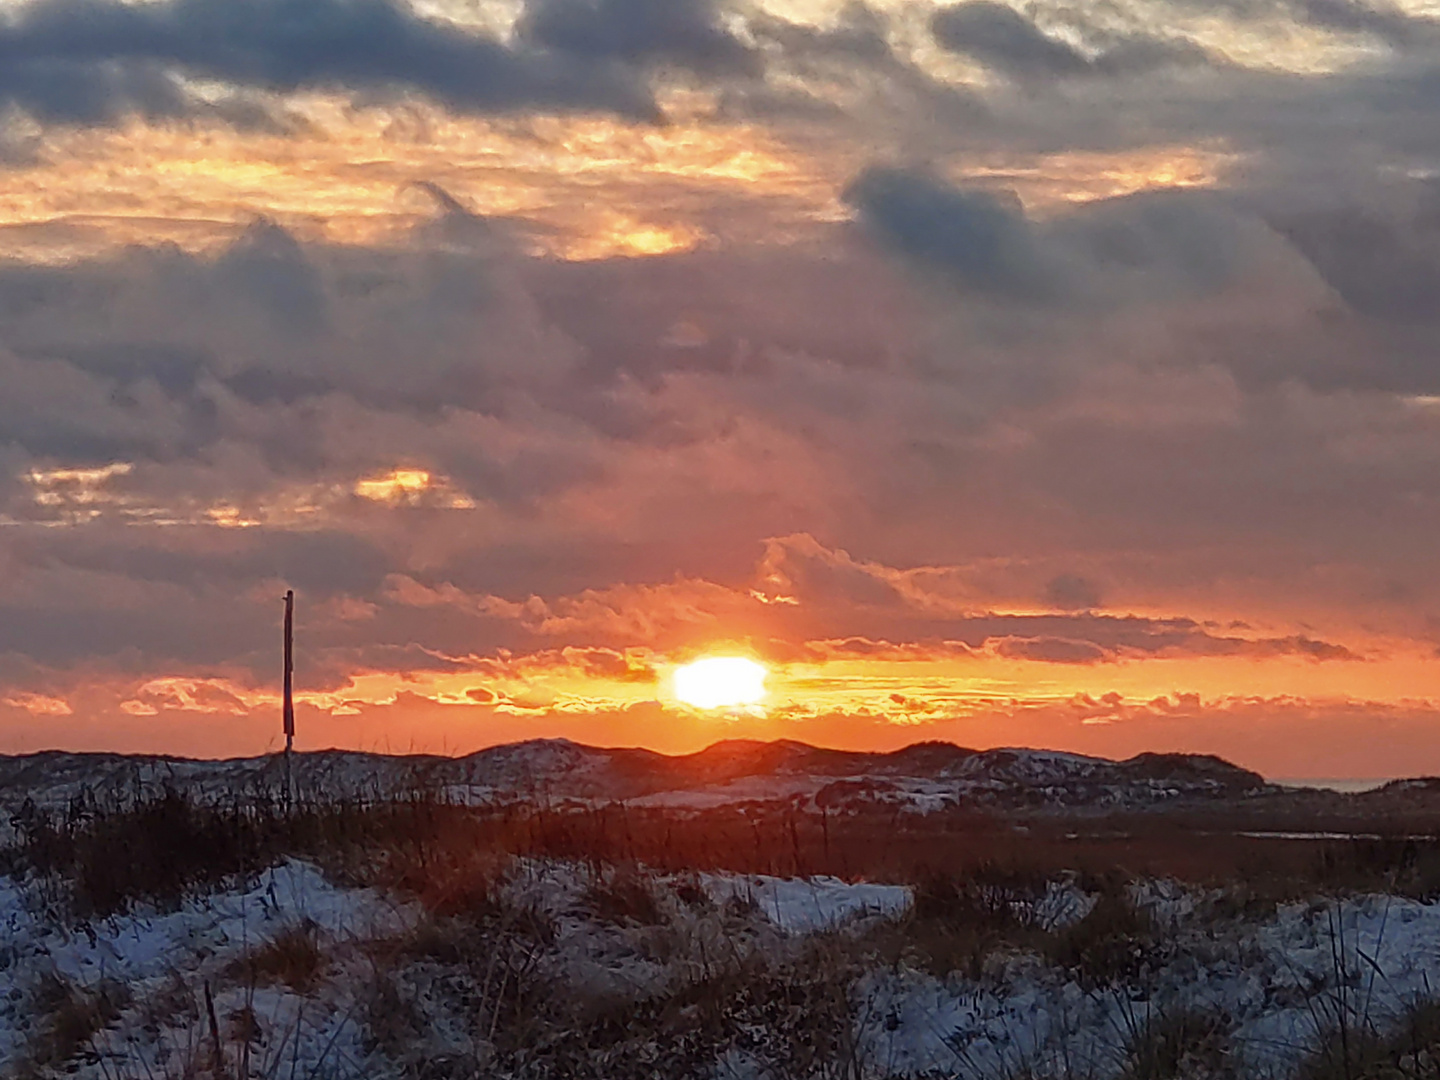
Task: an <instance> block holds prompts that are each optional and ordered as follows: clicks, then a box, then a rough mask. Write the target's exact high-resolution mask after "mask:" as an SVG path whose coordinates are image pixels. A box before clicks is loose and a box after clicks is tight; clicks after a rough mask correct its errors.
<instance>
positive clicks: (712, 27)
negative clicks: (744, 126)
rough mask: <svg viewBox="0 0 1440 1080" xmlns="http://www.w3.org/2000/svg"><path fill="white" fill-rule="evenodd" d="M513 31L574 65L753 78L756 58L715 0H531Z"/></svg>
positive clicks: (757, 64) (756, 63) (756, 66)
mask: <svg viewBox="0 0 1440 1080" xmlns="http://www.w3.org/2000/svg"><path fill="white" fill-rule="evenodd" d="M518 31H519V34H520V36H521V38H522V39H523V40H525V41H528V42H530V43H532V44H534V45H536V46H539V47H540V48H541V49H548V50H554V51H555V52H557V53H561V54H564V55H566V56H570V57H574V58H575V59H576V60H577V61H595V62H603V61H612V60H618V61H622V62H624V63H627V64H636V65H645V64H653V63H668V64H675V65H678V66H681V67H685V68H689V69H691V70H693V71H697V72H701V73H705V74H719V75H723V74H735V73H741V74H751V75H753V74H758V73H759V71H760V60H759V57H758V55H757V54H756V53H755V52H754V51H753V50H752V49H751V48H749V47H748V46H746V45H745V44H743V43H742V42H741V41H740V40H739V39H738V38H736V37H735V36H734V34H732V33H731V32H730V31H729V30H727V29H725V27H724V26H723V25H722V23H721V20H720V12H719V10H718V5H717V4H716V3H715V2H714V0H531V2H530V3H529V4H528V5H527V6H526V9H525V14H524V16H523V17H522V18H521V20H520V23H519V26H518Z"/></svg>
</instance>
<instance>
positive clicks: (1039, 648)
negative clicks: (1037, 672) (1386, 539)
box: [995, 637, 1109, 664]
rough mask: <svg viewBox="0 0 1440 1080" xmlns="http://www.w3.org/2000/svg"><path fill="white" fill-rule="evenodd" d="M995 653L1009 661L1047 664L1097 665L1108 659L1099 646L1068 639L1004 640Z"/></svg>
mask: <svg viewBox="0 0 1440 1080" xmlns="http://www.w3.org/2000/svg"><path fill="white" fill-rule="evenodd" d="M995 652H996V654H997V655H999V656H1003V657H1005V658H1006V659H1008V660H1036V661H1040V662H1042V663H1046V664H1096V663H1099V662H1100V661H1102V660H1105V659H1108V658H1109V654H1107V653H1106V651H1105V650H1104V649H1102V648H1101V647H1100V646H1099V645H1096V644H1095V643H1094V642H1091V641H1071V640H1069V639H1067V638H1058V637H1039V638H1002V639H1001V640H1000V641H998V642H997V643H996V645H995Z"/></svg>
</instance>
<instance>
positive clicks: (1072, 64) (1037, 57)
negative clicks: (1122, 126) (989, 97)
mask: <svg viewBox="0 0 1440 1080" xmlns="http://www.w3.org/2000/svg"><path fill="white" fill-rule="evenodd" d="M1086 29H1087V30H1091V33H1092V35H1093V36H1096V37H1098V39H1099V47H1098V48H1097V49H1096V51H1095V52H1094V54H1093V55H1092V54H1089V53H1086V52H1082V51H1081V50H1080V49H1077V48H1076V47H1075V46H1073V45H1071V44H1069V43H1068V42H1066V41H1064V40H1063V39H1061V38H1059V37H1056V36H1053V35H1051V34H1048V33H1045V32H1044V31H1043V30H1041V29H1040V28H1039V27H1037V26H1036V25H1035V23H1034V22H1032V21H1031V20H1030V19H1028V18H1026V17H1025V16H1024V15H1022V14H1021V13H1020V12H1019V11H1017V10H1015V9H1014V8H1013V7H1011V6H1009V5H1008V4H1003V3H996V2H992V0H969V2H967V3H963V4H956V5H954V6H951V7H943V8H940V9H939V10H937V11H936V12H935V13H934V14H933V15H932V16H931V19H930V30H931V33H932V34H934V36H935V40H936V41H937V42H938V43H939V44H940V45H942V46H943V47H944V48H946V49H949V50H950V51H951V52H956V53H963V54H964V55H966V56H969V57H971V58H973V59H975V60H978V61H980V62H981V63H983V64H985V65H986V66H987V67H990V68H992V69H994V70H995V71H998V72H1000V73H1001V74H1002V75H1006V76H1008V77H1010V78H1013V79H1017V80H1050V79H1061V78H1075V77H1084V76H1122V75H1135V74H1140V73H1143V72H1147V71H1153V70H1155V69H1157V68H1163V67H1167V66H1177V65H1186V66H1194V65H1201V64H1207V65H1208V64H1210V63H1212V62H1213V61H1212V58H1211V57H1210V56H1209V55H1208V54H1207V53H1206V52H1205V50H1203V49H1202V48H1200V47H1199V46H1198V45H1196V44H1194V43H1193V42H1190V41H1187V40H1184V39H1178V40H1167V39H1164V38H1159V37H1153V36H1149V35H1144V34H1124V35H1113V34H1111V35H1094V33H1093V30H1092V29H1091V28H1089V27H1087V28H1086Z"/></svg>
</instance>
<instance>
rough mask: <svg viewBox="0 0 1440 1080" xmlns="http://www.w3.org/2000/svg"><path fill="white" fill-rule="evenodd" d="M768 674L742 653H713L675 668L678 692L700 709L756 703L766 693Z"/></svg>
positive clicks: (676, 689) (687, 701) (686, 702)
mask: <svg viewBox="0 0 1440 1080" xmlns="http://www.w3.org/2000/svg"><path fill="white" fill-rule="evenodd" d="M765 674H766V672H765V668H764V666H763V665H761V664H757V663H756V662H755V661H754V660H747V659H745V658H744V657H743V656H711V657H707V658H706V659H704V660H696V661H695V662H694V663H691V664H686V665H684V666H683V667H679V668H676V669H675V696H676V697H677V698H679V699H680V700H681V701H683V702H684V703H685V704H687V705H693V706H695V707H696V708H697V709H724V708H733V707H735V706H738V705H754V704H756V703H757V702H759V701H761V700H763V699H764V697H765Z"/></svg>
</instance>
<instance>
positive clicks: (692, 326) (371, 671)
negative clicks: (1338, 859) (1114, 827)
mask: <svg viewBox="0 0 1440 1080" xmlns="http://www.w3.org/2000/svg"><path fill="white" fill-rule="evenodd" d="M1265 43H1269V45H1267V46H1266V47H1265V48H1262V47H1261V46H1262V45H1265ZM1277 43H1279V44H1277ZM1271 46H1273V47H1271ZM1282 46H1283V47H1282ZM1262 53H1263V56H1262V55H1261V54H1262ZM0 55H3V56H6V57H9V58H10V60H9V61H7V63H6V65H5V72H6V74H5V75H4V76H3V77H0V100H3V102H4V104H5V106H6V108H7V110H8V112H7V113H6V114H5V120H4V123H3V125H0V143H3V145H4V148H5V162H4V164H3V168H0V184H4V185H6V189H7V192H8V194H9V195H10V199H9V200H8V205H9V207H10V209H9V210H8V211H3V212H0V238H5V239H7V240H9V241H10V248H9V253H8V255H7V257H6V259H5V260H4V261H3V262H0V386H3V390H4V392H3V395H0V523H3V524H0V569H3V574H0V750H5V749H33V748H39V747H42V746H51V745H66V746H76V747H81V746H85V747H91V746H95V747H99V746H113V747H119V748H130V749H135V748H146V749H175V750H184V751H186V752H192V753H196V752H198V753H234V752H247V751H248V752H255V751H259V750H261V749H263V748H264V747H265V746H267V745H269V744H270V742H271V741H272V731H271V729H272V727H273V722H272V721H273V713H274V708H275V704H274V693H275V678H274V668H275V663H274V655H273V654H274V641H273V637H274V631H275V622H276V613H277V603H278V597H279V596H280V595H281V593H283V591H284V589H286V588H294V589H296V590H297V591H298V593H299V595H300V598H301V616H302V618H301V628H302V643H303V650H302V657H303V662H302V672H301V674H302V679H301V683H302V687H303V690H304V692H305V695H306V698H305V701H306V712H305V714H304V715H305V717H306V723H307V725H308V726H307V727H306V728H305V729H304V730H305V732H306V733H308V734H307V736H306V737H310V738H314V739H315V740H317V741H334V742H339V743H344V744H348V745H379V744H380V743H381V742H382V741H385V740H389V742H390V744H391V745H392V746H395V747H396V748H400V747H401V746H402V745H413V744H414V743H415V740H419V741H420V742H422V743H424V745H425V746H426V747H427V748H430V749H438V748H440V747H441V746H442V745H443V746H447V747H449V748H452V749H465V748H469V747H473V746H475V745H481V744H483V743H485V742H489V741H494V740H496V739H502V738H515V737H522V736H524V735H527V734H550V733H565V734H567V735H570V736H571V737H577V738H585V737H587V733H588V734H589V735H590V736H591V737H593V738H594V739H595V740H596V741H621V742H639V743H646V744H651V745H662V744H663V745H664V746H665V747H667V748H672V749H681V748H685V747H689V746H692V745H695V744H698V743H700V742H703V741H705V740H706V739H709V738H713V737H716V736H717V735H718V734H721V733H724V732H727V731H729V732H740V731H744V732H747V733H758V734H769V735H779V734H783V735H788V736H792V737H800V738H807V739H810V740H812V741H817V742H834V741H837V740H839V741H843V742H848V743H851V744H866V743H869V744H873V745H893V744H894V743H895V742H896V741H897V740H898V741H910V740H912V739H918V738H924V737H946V738H954V739H956V740H958V741H961V742H971V743H978V742H988V743H993V742H1015V741H1028V742H1043V743H1049V744H1052V745H1072V746H1084V747H1089V748H1092V749H1101V750H1113V751H1116V752H1119V751H1120V750H1127V751H1128V752H1134V751H1135V750H1138V749H1141V748H1144V747H1145V746H1150V745H1154V746H1156V747H1159V748H1169V747H1185V748H1193V749H1202V750H1207V751H1214V752H1219V753H1222V754H1230V755H1232V756H1241V757H1242V758H1243V757H1244V756H1245V755H1247V754H1248V755H1250V756H1251V760H1250V761H1248V762H1247V763H1254V764H1261V763H1263V764H1264V766H1265V767H1267V768H1270V769H1272V770H1273V771H1280V772H1287V771H1289V772H1300V771H1306V770H1310V771H1314V770H1319V771H1322V772H1326V771H1328V772H1336V771H1341V772H1343V771H1346V769H1347V768H1350V767H1352V766H1350V765H1347V762H1353V760H1354V759H1353V758H1352V757H1351V756H1350V749H1349V748H1350V747H1352V746H1353V745H1354V744H1355V742H1356V741H1357V740H1361V739H1365V738H1368V737H1369V736H1370V735H1371V734H1372V733H1373V732H1375V731H1382V730H1383V731H1388V732H1390V734H1389V735H1388V736H1387V738H1388V739H1389V744H1388V745H1390V747H1391V748H1392V749H1390V750H1387V751H1386V752H1385V753H1384V754H1379V755H1378V756H1376V758H1375V764H1374V765H1373V766H1372V767H1373V768H1374V769H1378V770H1383V771H1390V770H1395V769H1401V768H1402V767H1403V768H1411V769H1412V771H1413V768H1414V767H1417V766H1416V764H1415V763H1417V762H1420V761H1424V762H1427V763H1429V764H1427V765H1425V766H1424V767H1428V768H1440V749H1436V748H1434V747H1432V741H1433V740H1432V739H1431V737H1430V736H1429V734H1428V731H1429V725H1431V724H1432V722H1434V721H1440V714H1437V713H1436V712H1435V707H1434V706H1432V705H1431V701H1432V700H1440V685H1437V674H1440V659H1437V657H1436V649H1437V644H1440V590H1437V587H1436V585H1435V584H1434V583H1435V581H1436V580H1437V569H1440V568H1437V565H1436V561H1437V555H1436V554H1435V546H1434V544H1433V537H1434V536H1435V535H1436V534H1437V530H1440V363H1437V361H1440V356H1437V353H1436V346H1435V344H1434V341H1433V338H1434V334H1433V325H1432V324H1433V323H1434V322H1435V320H1436V318H1437V316H1436V312H1437V311H1440V188H1437V187H1436V184H1435V181H1434V179H1433V177H1434V176H1436V175H1440V160H1437V159H1440V132H1437V131H1436V130H1435V129H1434V125H1435V121H1434V118H1433V117H1434V115H1435V113H1434V110H1433V108H1432V107H1431V102H1430V100H1429V99H1430V97H1431V96H1432V95H1433V76H1432V75H1431V74H1430V72H1431V71H1432V70H1433V69H1434V67H1435V65H1436V63H1437V61H1440V36H1437V34H1436V24H1435V22H1434V20H1433V19H1431V17H1429V16H1428V15H1425V14H1423V13H1420V12H1418V11H1415V12H1411V11H1408V10H1407V9H1404V8H1388V7H1387V8H1381V7H1372V6H1363V5H1360V4H1335V3H1327V4H1324V5H1320V4H1300V3H1294V4H1290V3H1281V2H1277V3H1275V4H1265V5H1254V4H1233V5H1224V6H1222V7H1220V8H1217V9H1215V10H1213V11H1212V10H1210V9H1209V8H1207V9H1206V10H1205V11H1200V10H1199V9H1196V8H1194V7H1193V6H1191V5H1188V4H1187V3H1185V2H1183V0H1169V2H1164V3H1156V2H1146V3H1140V2H1130V3H1125V4H1121V5H1108V6H1105V7H1103V8H1101V7H1099V6H1096V7H1094V8H1087V7H1082V8H1079V9H1076V8H1073V7H1070V6H1059V5H1055V6H1046V5H1036V6H1032V7H1027V8H1024V9H1020V8H1011V7H1009V6H1005V5H1001V4H998V3H991V2H989V0H972V2H969V3H964V4H961V5H957V6H950V7H924V8H923V10H922V9H921V8H917V7H915V6H913V5H897V6H893V7H892V6H886V5H883V4H876V5H874V6H871V7H866V6H864V5H860V4H855V3H851V4H847V5H843V6H842V5H834V6H824V5H822V6H821V8H819V9H817V10H816V11H815V12H809V13H804V12H801V11H800V10H798V9H796V8H792V7H790V6H782V5H778V4H776V5H773V6H770V7H766V6H761V5H733V4H727V3H721V2H719V0H715V2H710V0H684V2H680V0H665V2H658V0H530V2H529V3H526V4H522V5H511V6H508V7H505V8H503V9H502V8H500V7H496V8H494V9H493V10H492V9H490V8H487V7H484V6H482V7H481V8H480V9H470V8H466V9H465V10H463V11H461V10H459V9H458V8H457V9H456V10H454V11H451V10H449V9H447V8H445V7H444V6H443V5H441V6H438V7H426V8H425V9H424V10H423V11H422V10H421V9H419V8H411V7H409V6H405V5H402V4H398V3H391V2H389V0H363V2H358V0H323V2H320V3H314V2H309V0H307V2H305V3H291V2H289V0H159V2H156V3H146V4H142V5H129V4H125V3H107V2H99V0H83V2H77V0H64V2H60V0H44V2H40V3H31V4H27V5H24V6H22V7H19V8H17V9H15V10H14V11H12V12H11V14H10V16H9V18H8V19H7V21H6V22H5V24H4V25H3V26H0ZM718 649H743V650H746V651H748V652H751V653H753V654H755V655H757V656H759V657H761V658H763V659H765V660H766V661H767V662H768V663H769V664H770V665H771V667H772V676H771V691H772V694H771V700H770V702H769V705H768V707H767V710H766V713H765V716H764V717H763V718H760V717H749V718H743V719H739V720H733V721H724V720H721V719H717V718H714V717H711V718H703V717H693V716H686V718H685V719H684V720H683V722H681V723H680V724H679V725H678V726H677V725H676V724H675V723H674V717H675V716H676V715H683V714H682V713H677V712H676V709H677V707H676V706H675V705H674V703H673V702H671V701H670V700H669V691H668V681H667V680H668V672H669V670H670V668H671V667H673V665H674V664H675V663H678V662H682V661H684V660H686V659H689V658H691V657H694V656H697V655H701V654H703V653H705V652H707V651H715V650H718ZM665 717H669V718H670V719H664V718H665ZM1237 717H1243V718H1244V719H1243V720H1237V719H1236V718H1237ZM727 724H729V725H730V726H726V725H727ZM1047 724H1049V725H1051V726H1050V727H1048V728H1047V727H1046V725H1047ZM1265 724H1272V725H1273V731H1274V732H1277V733H1278V732H1282V731H1287V732H1288V731H1294V730H1302V729H1304V728H1305V725H1307V724H1309V725H1311V726H1312V728H1313V731H1314V733H1315V739H1316V741H1315V744H1314V746H1313V747H1307V749H1306V750H1305V754H1306V755H1308V756H1307V757H1305V760H1304V761H1303V762H1302V760H1301V754H1300V751H1299V749H1297V748H1295V747H1294V740H1293V739H1290V740H1286V739H1279V738H1275V739H1269V738H1268V737H1263V738H1262V737H1261V736H1260V735H1256V734H1253V733H1248V728H1247V725H1260V726H1263V725H1265ZM347 725H348V726H347ZM587 725H588V726H587ZM1387 725H1388V726H1387ZM677 732H678V734H677ZM1047 733H1048V734H1047ZM407 740H408V742H407ZM1287 746H1289V747H1290V748H1291V749H1290V750H1289V751H1288V752H1290V753H1291V754H1292V758H1291V759H1287V758H1286V757H1285V753H1286V752H1287V751H1286V750H1285V747H1287ZM1416 755H1418V757H1417V756H1416ZM1287 760H1293V765H1287V764H1286V762H1287ZM1401 762H1407V763H1410V764H1409V765H1406V766H1402V765H1400V764H1399V763H1401ZM1387 763H1388V764H1387Z"/></svg>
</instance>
